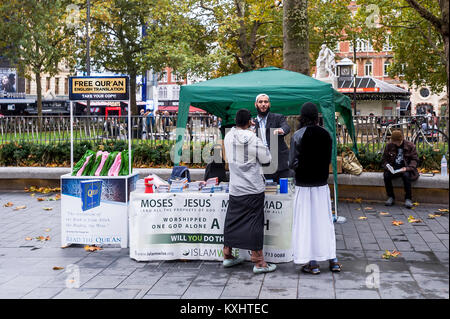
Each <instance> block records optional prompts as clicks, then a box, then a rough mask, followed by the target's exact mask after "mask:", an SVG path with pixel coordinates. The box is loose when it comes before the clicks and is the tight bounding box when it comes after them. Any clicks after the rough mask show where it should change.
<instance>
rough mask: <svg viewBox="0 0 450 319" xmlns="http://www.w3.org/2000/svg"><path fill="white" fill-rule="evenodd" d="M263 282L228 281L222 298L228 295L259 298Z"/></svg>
mask: <svg viewBox="0 0 450 319" xmlns="http://www.w3.org/2000/svg"><path fill="white" fill-rule="evenodd" d="M261 286H262V283H261V282H249V281H247V282H245V283H239V282H231V283H230V282H228V283H227V285H226V286H225V288H224V290H223V292H222V295H221V296H220V297H221V298H228V297H250V298H252V297H253V298H257V297H258V296H259V292H260V290H261Z"/></svg>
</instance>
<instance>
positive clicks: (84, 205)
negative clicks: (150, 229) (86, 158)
mask: <svg viewBox="0 0 450 319" xmlns="http://www.w3.org/2000/svg"><path fill="white" fill-rule="evenodd" d="M138 176H139V175H138V174H134V175H131V176H118V177H111V176H95V177H91V178H89V177H87V176H83V177H76V176H70V175H64V176H62V177H61V242H62V246H67V245H70V244H86V245H120V247H122V248H127V247H128V204H129V194H130V192H131V191H133V190H134V189H135V185H136V181H137V179H138Z"/></svg>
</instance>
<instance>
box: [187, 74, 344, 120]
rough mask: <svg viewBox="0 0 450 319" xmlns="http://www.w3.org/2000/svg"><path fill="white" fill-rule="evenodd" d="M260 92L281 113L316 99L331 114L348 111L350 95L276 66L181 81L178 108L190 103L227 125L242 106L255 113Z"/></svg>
mask: <svg viewBox="0 0 450 319" xmlns="http://www.w3.org/2000/svg"><path fill="white" fill-rule="evenodd" d="M260 93H266V94H267V95H269V97H270V101H271V111H272V112H275V113H281V114H284V115H297V114H299V111H300V108H301V106H302V105H303V104H304V103H305V102H313V103H315V104H316V105H317V106H318V107H319V110H320V111H321V112H322V113H324V108H326V109H327V111H328V113H329V114H330V115H331V114H333V117H334V112H340V113H346V112H349V113H350V112H351V106H350V99H349V98H348V97H346V96H344V95H343V94H341V93H339V92H337V91H336V90H334V89H333V88H332V86H331V84H330V83H326V82H322V81H319V80H317V79H314V78H312V77H309V76H307V75H304V74H301V73H297V72H292V71H287V70H284V69H279V68H276V67H267V68H263V69H259V70H254V71H249V72H243V73H238V74H232V75H228V76H224V77H221V78H217V79H212V80H208V81H204V82H199V83H195V84H191V85H183V86H182V87H181V90H180V109H181V106H183V105H184V106H185V105H187V104H189V103H190V105H192V106H195V107H198V108H201V109H203V110H205V111H207V112H209V113H211V114H214V115H217V116H219V117H221V118H222V119H223V121H224V122H223V124H225V125H226V124H230V123H232V122H233V121H234V116H235V114H236V112H237V111H238V110H239V109H241V108H246V109H248V110H250V111H251V112H252V115H256V109H255V98H256V96H257V95H258V94H260Z"/></svg>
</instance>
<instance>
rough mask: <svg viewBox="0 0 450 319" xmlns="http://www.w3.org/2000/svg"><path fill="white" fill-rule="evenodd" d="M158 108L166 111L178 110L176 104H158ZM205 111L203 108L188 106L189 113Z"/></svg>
mask: <svg viewBox="0 0 450 319" xmlns="http://www.w3.org/2000/svg"><path fill="white" fill-rule="evenodd" d="M158 110H160V111H167V112H178V106H175V105H171V106H158ZM196 112H198V113H207V112H206V111H205V110H202V109H199V108H197V107H193V106H190V107H189V113H196Z"/></svg>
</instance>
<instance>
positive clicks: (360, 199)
mask: <svg viewBox="0 0 450 319" xmlns="http://www.w3.org/2000/svg"><path fill="white" fill-rule="evenodd" d="M353 202H354V203H362V198H356V199H354V200H353Z"/></svg>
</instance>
